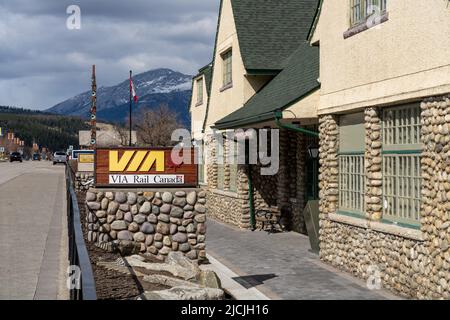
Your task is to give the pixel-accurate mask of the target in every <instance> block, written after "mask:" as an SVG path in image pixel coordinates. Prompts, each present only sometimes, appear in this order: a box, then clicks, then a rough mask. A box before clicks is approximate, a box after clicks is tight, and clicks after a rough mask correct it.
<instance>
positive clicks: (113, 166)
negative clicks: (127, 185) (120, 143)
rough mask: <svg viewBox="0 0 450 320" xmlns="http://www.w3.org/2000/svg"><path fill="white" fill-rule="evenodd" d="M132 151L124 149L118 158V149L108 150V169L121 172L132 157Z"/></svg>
mask: <svg viewBox="0 0 450 320" xmlns="http://www.w3.org/2000/svg"><path fill="white" fill-rule="evenodd" d="M133 154H134V151H125V152H124V153H123V155H122V157H121V158H120V160H119V151H117V150H115V151H110V152H109V171H114V172H123V171H125V168H126V167H127V165H128V163H129V162H130V160H131V158H132V157H133Z"/></svg>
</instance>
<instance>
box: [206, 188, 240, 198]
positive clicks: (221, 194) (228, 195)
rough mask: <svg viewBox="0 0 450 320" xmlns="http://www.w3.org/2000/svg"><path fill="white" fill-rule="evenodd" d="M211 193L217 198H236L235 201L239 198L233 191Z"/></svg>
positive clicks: (217, 190)
mask: <svg viewBox="0 0 450 320" xmlns="http://www.w3.org/2000/svg"><path fill="white" fill-rule="evenodd" d="M211 192H212V193H214V194H217V195H219V196H225V197H230V198H236V199H237V198H239V196H238V194H237V193H236V192H233V191H226V190H220V189H212V190H211Z"/></svg>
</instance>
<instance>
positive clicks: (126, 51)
mask: <svg viewBox="0 0 450 320" xmlns="http://www.w3.org/2000/svg"><path fill="white" fill-rule="evenodd" d="M218 4H219V0H78V1H77V0H71V1H66V0H0V105H13V106H19V107H24V108H30V109H46V108H49V107H52V106H53V105H55V104H56V103H59V102H61V101H63V100H65V99H67V98H70V97H72V96H74V95H76V94H78V93H81V92H83V91H87V90H89V89H90V69H91V65H92V64H96V66H97V85H98V86H109V85H114V84H116V83H118V82H120V81H122V80H125V79H126V78H127V77H128V71H129V70H130V69H132V70H133V72H134V73H140V72H144V71H148V70H150V69H154V68H161V67H165V68H171V69H173V70H176V71H180V72H183V73H187V74H195V72H196V71H197V70H198V69H199V68H200V67H202V66H203V65H205V64H206V63H208V62H209V61H210V60H211V55H212V50H213V46H214V35H215V31H216V25H217V15H218ZM69 5H78V6H79V7H80V9H81V29H79V30H76V29H75V30H69V29H68V28H67V26H66V21H67V19H68V18H69V16H70V14H67V13H66V9H67V7H68V6H69Z"/></svg>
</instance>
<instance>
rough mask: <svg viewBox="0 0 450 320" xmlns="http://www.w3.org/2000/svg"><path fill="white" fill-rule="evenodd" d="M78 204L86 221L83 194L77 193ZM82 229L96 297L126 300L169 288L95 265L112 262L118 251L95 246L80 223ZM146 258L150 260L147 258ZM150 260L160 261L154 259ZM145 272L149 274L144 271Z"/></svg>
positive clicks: (83, 219) (116, 257)
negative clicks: (111, 251) (107, 250)
mask: <svg viewBox="0 0 450 320" xmlns="http://www.w3.org/2000/svg"><path fill="white" fill-rule="evenodd" d="M77 197H78V206H79V208H80V216H81V217H80V218H81V221H86V209H85V206H84V200H85V199H84V197H85V195H84V194H81V193H79V194H77ZM82 229H83V233H84V241H85V243H86V248H87V250H88V253H89V258H90V260H91V264H92V271H93V273H94V279H95V285H96V290H97V299H99V300H105V299H106V300H109V299H113V300H127V299H135V298H136V297H137V296H138V295H140V294H142V293H144V291H153V290H164V289H169V287H167V286H163V285H158V284H153V283H148V282H145V281H143V280H142V278H141V277H137V276H133V275H126V274H123V273H121V272H117V271H113V270H108V269H105V268H103V267H99V266H97V262H98V261H107V262H112V261H116V260H117V259H118V258H120V257H121V256H120V254H118V253H109V252H105V251H103V250H102V249H100V248H98V247H96V246H95V245H94V244H93V243H89V242H88V241H87V229H86V226H85V224H83V223H82ZM147 260H151V259H150V258H147ZM151 262H155V263H157V262H160V261H158V260H156V259H154V260H151ZM146 273H147V274H151V273H149V272H146Z"/></svg>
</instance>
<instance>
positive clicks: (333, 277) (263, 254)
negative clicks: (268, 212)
mask: <svg viewBox="0 0 450 320" xmlns="http://www.w3.org/2000/svg"><path fill="white" fill-rule="evenodd" d="M207 224H208V225H207V228H208V229H207V237H206V238H207V240H206V249H207V252H208V254H209V255H211V256H213V257H214V258H215V259H217V260H218V261H220V262H221V263H222V264H224V265H225V266H227V267H228V268H229V269H231V270H232V271H234V273H236V274H238V275H239V276H240V277H238V278H235V279H234V280H236V281H237V282H239V283H240V284H242V285H243V286H244V287H246V288H251V287H254V288H256V289H258V290H259V291H261V292H262V293H264V294H265V295H266V296H268V297H270V298H271V299H294V300H297V299H298V300H303V299H312V300H317V299H337V300H352V299H357V300H380V299H398V297H396V296H394V295H392V294H390V293H388V292H386V291H384V290H373V291H371V290H369V289H367V287H366V285H365V282H364V281H362V280H359V279H356V278H353V277H352V276H350V275H348V274H346V273H343V272H340V271H338V270H335V269H334V268H332V267H330V266H328V265H325V264H324V263H322V262H321V261H320V260H319V258H318V256H317V255H315V254H314V253H312V252H309V248H310V247H309V240H308V238H307V237H306V236H304V235H301V234H298V233H294V232H289V233H277V234H268V233H266V232H264V231H254V232H251V231H246V230H239V229H237V228H234V227H231V226H228V225H226V224H223V223H220V222H217V221H215V220H212V219H209V220H208V223H207Z"/></svg>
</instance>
